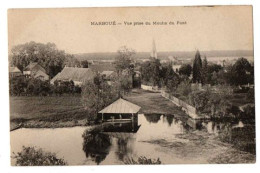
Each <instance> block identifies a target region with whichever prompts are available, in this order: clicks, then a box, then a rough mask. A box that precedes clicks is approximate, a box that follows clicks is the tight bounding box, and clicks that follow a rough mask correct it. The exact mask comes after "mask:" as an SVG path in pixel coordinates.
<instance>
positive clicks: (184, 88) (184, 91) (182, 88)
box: [176, 80, 191, 96]
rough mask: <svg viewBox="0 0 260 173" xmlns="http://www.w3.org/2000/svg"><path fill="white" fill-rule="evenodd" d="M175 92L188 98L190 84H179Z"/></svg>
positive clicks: (184, 82)
mask: <svg viewBox="0 0 260 173" xmlns="http://www.w3.org/2000/svg"><path fill="white" fill-rule="evenodd" d="M176 92H177V93H179V94H180V95H183V96H188V95H189V94H190V93H191V84H190V82H189V81H188V80H186V81H183V82H181V83H180V85H179V86H178V87H177V90H176Z"/></svg>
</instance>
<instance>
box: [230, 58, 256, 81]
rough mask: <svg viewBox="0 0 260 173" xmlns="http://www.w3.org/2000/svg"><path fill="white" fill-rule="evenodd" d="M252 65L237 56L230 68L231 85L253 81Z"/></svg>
mask: <svg viewBox="0 0 260 173" xmlns="http://www.w3.org/2000/svg"><path fill="white" fill-rule="evenodd" d="M253 69H254V67H253V66H251V64H250V63H249V62H248V60H247V59H245V58H239V59H238V60H237V61H236V63H235V64H234V65H233V66H232V68H231V70H230V75H229V76H230V81H229V82H230V84H231V85H245V84H248V83H253V82H254V80H253V79H254V73H253V72H254V70H253Z"/></svg>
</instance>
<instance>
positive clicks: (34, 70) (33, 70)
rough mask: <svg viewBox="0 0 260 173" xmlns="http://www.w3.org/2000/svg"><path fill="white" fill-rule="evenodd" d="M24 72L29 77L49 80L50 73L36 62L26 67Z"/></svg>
mask: <svg viewBox="0 0 260 173" xmlns="http://www.w3.org/2000/svg"><path fill="white" fill-rule="evenodd" d="M23 74H24V75H25V76H27V77H33V78H38V79H41V80H49V75H47V74H46V70H45V69H44V68H43V67H42V66H40V65H39V64H38V63H35V62H34V63H30V64H29V65H28V66H27V67H25V69H24V71H23Z"/></svg>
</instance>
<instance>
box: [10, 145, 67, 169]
mask: <svg viewBox="0 0 260 173" xmlns="http://www.w3.org/2000/svg"><path fill="white" fill-rule="evenodd" d="M13 158H14V159H15V160H16V166H51V165H67V163H66V162H65V161H64V159H59V158H57V157H56V154H55V153H50V152H45V151H43V150H42V149H37V148H35V147H24V146H23V150H22V151H21V152H18V153H17V154H15V155H14V156H13Z"/></svg>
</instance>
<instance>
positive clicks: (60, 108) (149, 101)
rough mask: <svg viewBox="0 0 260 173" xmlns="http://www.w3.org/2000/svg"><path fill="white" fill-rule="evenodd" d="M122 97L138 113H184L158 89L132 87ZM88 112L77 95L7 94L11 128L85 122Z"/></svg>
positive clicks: (178, 114)
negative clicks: (129, 91) (8, 96)
mask: <svg viewBox="0 0 260 173" xmlns="http://www.w3.org/2000/svg"><path fill="white" fill-rule="evenodd" d="M124 98H125V99H127V100H129V101H131V102H133V103H135V104H137V105H139V106H140V107H141V111H140V113H146V114H151V113H157V114H158V113H159V114H174V115H175V116H182V117H186V116H187V115H186V114H185V113H184V112H183V111H182V110H181V109H180V108H179V107H177V106H176V105H174V104H173V103H172V102H170V101H168V100H166V99H165V98H163V97H162V96H161V95H160V93H152V92H146V91H144V90H139V89H137V90H133V92H131V93H130V94H129V95H127V96H126V97H124ZM87 115H88V113H87V112H86V110H85V109H84V108H83V106H82V104H81V97H80V96H60V97H10V122H11V130H13V129H16V128H19V127H28V128H34V127H35V128H42V127H46V128H57V127H72V126H84V125H87V124H88V122H87V120H86V117H87Z"/></svg>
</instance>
